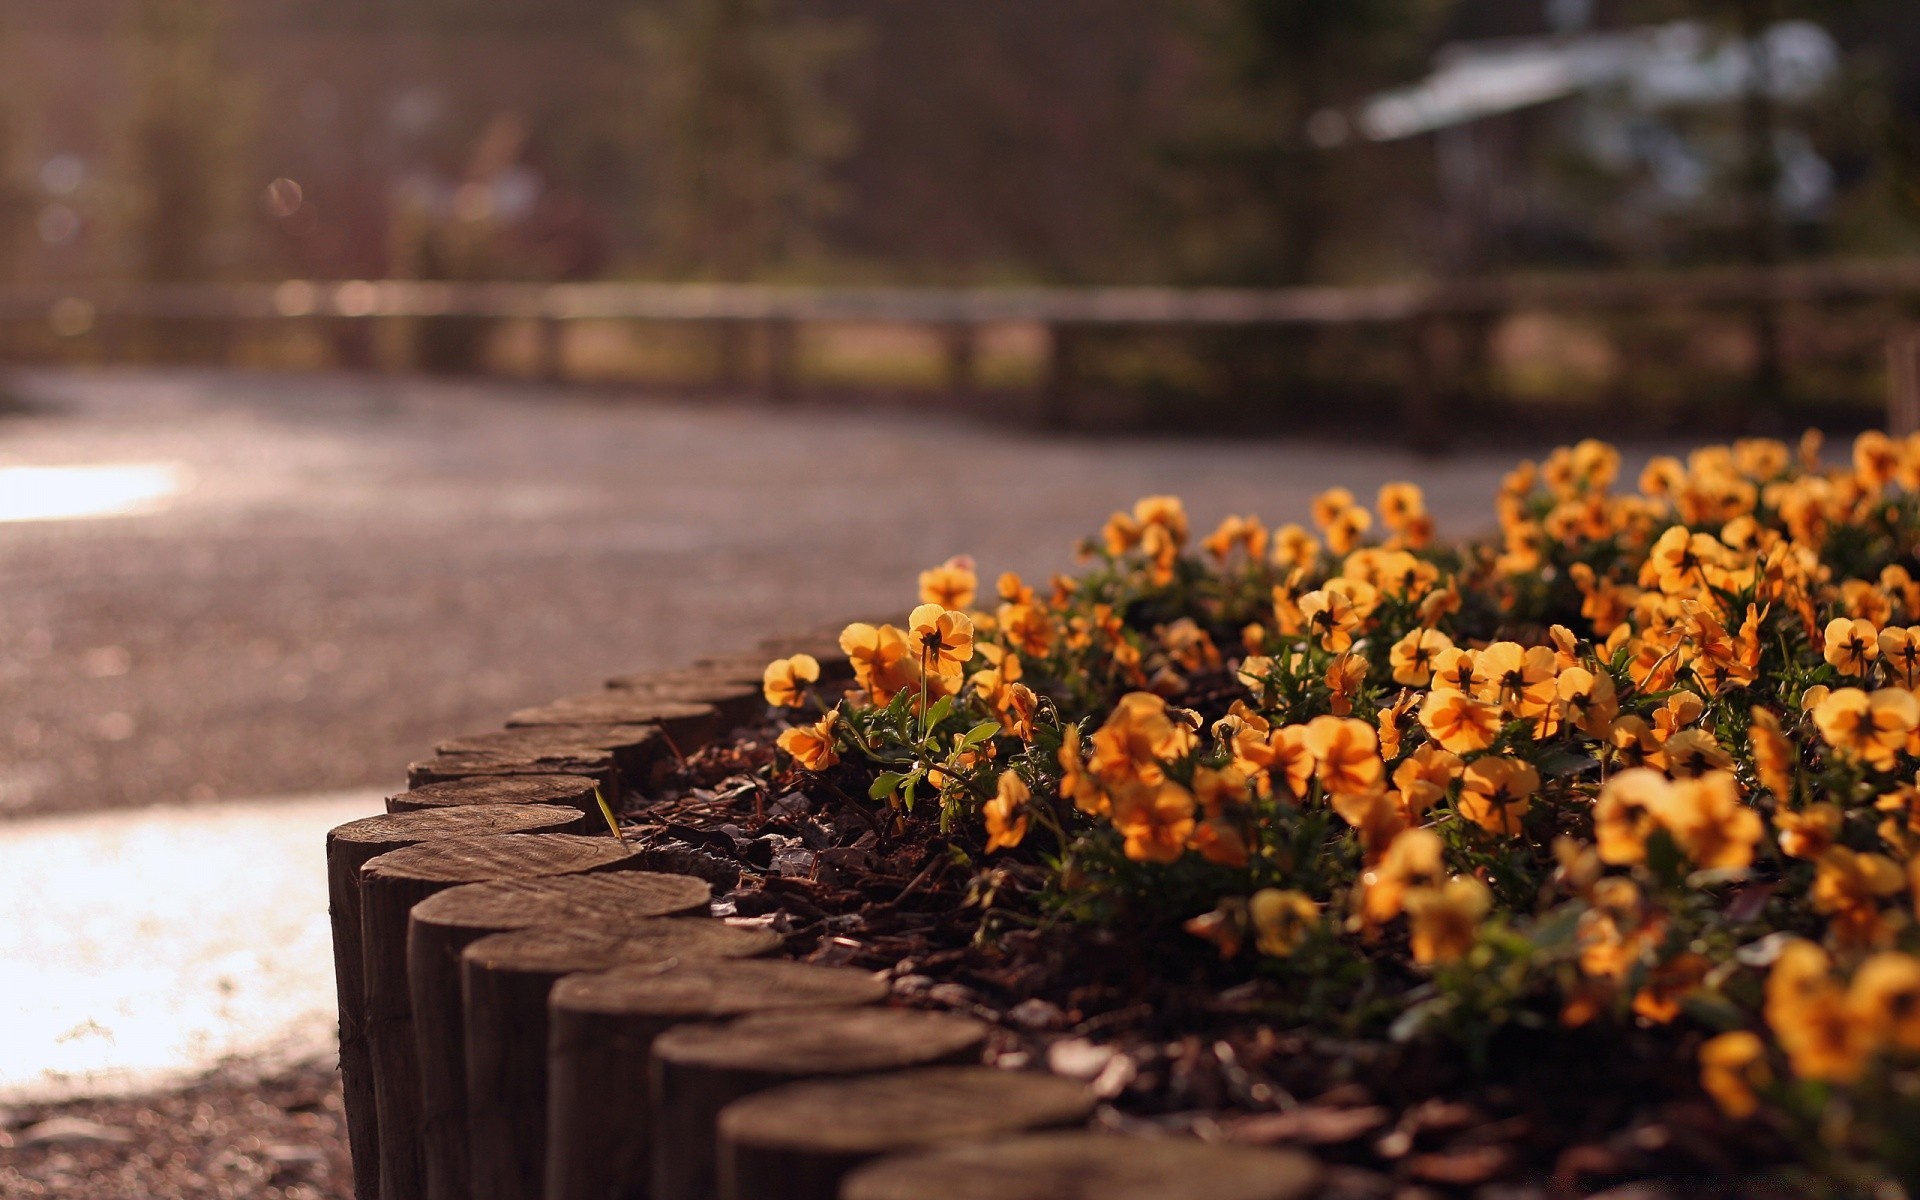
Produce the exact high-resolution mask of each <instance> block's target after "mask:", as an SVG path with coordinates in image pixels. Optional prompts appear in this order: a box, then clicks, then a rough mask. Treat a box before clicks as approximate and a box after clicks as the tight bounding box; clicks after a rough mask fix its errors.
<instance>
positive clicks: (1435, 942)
mask: <svg viewBox="0 0 1920 1200" xmlns="http://www.w3.org/2000/svg"><path fill="white" fill-rule="evenodd" d="M1402 905H1403V907H1404V908H1405V909H1406V912H1407V920H1408V922H1409V924H1410V925H1411V926H1412V932H1413V959H1414V961H1415V962H1418V963H1423V964H1426V963H1449V962H1456V961H1458V960H1459V959H1461V958H1463V957H1465V955H1466V953H1467V951H1469V950H1471V949H1473V942H1474V938H1475V936H1476V935H1477V933H1478V932H1479V929H1480V923H1481V922H1482V921H1483V920H1485V919H1486V916H1487V912H1488V911H1489V910H1490V909H1491V908H1492V907H1493V893H1491V892H1489V891H1488V890H1487V885H1486V884H1484V883H1481V882H1480V881H1479V880H1478V879H1475V878H1473V877H1472V876H1471V875H1456V876H1454V877H1453V878H1452V879H1449V880H1447V882H1446V886H1444V887H1417V888H1409V889H1408V890H1407V893H1406V897H1405V899H1404V900H1403V901H1402Z"/></svg>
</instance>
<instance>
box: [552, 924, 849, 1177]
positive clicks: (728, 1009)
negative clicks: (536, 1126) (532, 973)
mask: <svg viewBox="0 0 1920 1200" xmlns="http://www.w3.org/2000/svg"><path fill="white" fill-rule="evenodd" d="M886 997H887V985H886V983H885V981H883V980H881V979H879V978H878V977H876V976H874V975H871V974H869V973H867V972H865V971H858V970H854V969H852V968H850V967H819V966H811V965H808V964H806V963H797V962H787V961H784V960H763V961H736V962H699V961H690V960H681V961H678V962H674V963H670V964H666V965H664V966H662V965H655V966H650V967H633V968H624V969H620V970H615V971H608V972H605V973H603V974H597V975H574V976H570V977H569V978H566V979H563V980H561V981H560V982H559V983H558V984H556V985H555V986H554V989H553V994H552V997H551V998H550V1000H549V1003H548V1019H549V1022H550V1029H551V1033H550V1036H549V1039H548V1047H549V1052H548V1056H547V1071H548V1080H547V1087H548V1100H547V1190H546V1200H606V1198H607V1197H609V1196H636V1195H645V1194H646V1191H647V1178H648V1163H649V1161H650V1151H651V1148H652V1146H651V1138H652V1134H653V1130H652V1122H651V1119H650V1117H649V1114H648V1107H647V1106H648V1096H647V1061H648V1054H649V1052H650V1051H651V1050H652V1048H653V1041H654V1039H655V1038H656V1037H658V1036H660V1034H662V1033H664V1032H666V1031H667V1030H668V1029H671V1028H673V1027H674V1026H676V1025H682V1024H686V1023H689V1022H695V1021H719V1020H725V1019H727V1018H730V1017H738V1016H743V1015H746V1014H748V1013H759V1012H777V1011H782V1010H790V1009H791V1010H799V1009H816V1008H855V1007H860V1006H863V1005H869V1004H878V1003H879V1002H881V1001H882V1000H884V999H886Z"/></svg>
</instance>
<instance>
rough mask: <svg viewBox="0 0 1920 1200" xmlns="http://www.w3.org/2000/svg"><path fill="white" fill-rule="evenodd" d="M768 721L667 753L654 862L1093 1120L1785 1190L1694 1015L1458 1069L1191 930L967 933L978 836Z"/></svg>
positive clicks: (1415, 1181) (1351, 1158) (1588, 1177)
mask: <svg viewBox="0 0 1920 1200" xmlns="http://www.w3.org/2000/svg"><path fill="white" fill-rule="evenodd" d="M775 733H776V730H775V729H774V728H773V727H772V726H771V725H766V726H761V727H754V728H749V729H743V730H741V731H740V732H739V733H738V734H736V736H735V738H734V739H733V740H732V741H730V742H727V743H723V744H720V745H716V746H713V747H709V748H708V749H706V750H704V751H702V752H701V753H699V754H697V755H695V756H693V757H692V758H691V759H689V760H686V761H685V762H684V763H683V764H681V766H680V767H679V768H678V770H677V771H676V772H675V774H674V775H673V777H672V778H671V779H669V780H668V782H667V783H666V785H665V786H664V787H663V788H661V789H658V790H657V791H656V796H657V797H658V798H657V799H656V801H655V802H654V803H652V804H650V805H649V806H648V807H647V809H646V811H645V813H644V815H635V816H633V817H630V818H629V821H630V822H631V823H629V824H628V825H627V826H626V833H627V836H628V837H629V838H630V839H632V840H634V841H635V842H636V843H637V844H638V845H639V846H640V847H641V848H642V849H641V852H642V853H644V854H646V855H648V856H649V857H650V858H651V859H652V860H653V862H652V863H651V864H650V865H654V866H657V867H658V868H660V869H672V870H677V871H686V872H691V873H695V874H700V875H703V876H704V877H706V878H707V879H709V881H711V882H712V883H714V885H715V894H716V896H717V897H718V900H717V902H716V905H715V911H716V914H717V915H720V916H723V917H725V918H726V919H728V920H730V921H732V922H734V923H737V924H743V925H757V926H763V927H766V928H769V929H772V930H773V931H774V932H776V933H779V934H781V935H782V936H783V937H784V938H785V939H786V942H787V948H788V950H789V952H790V953H792V954H793V955H795V956H796V957H798V958H802V959H805V960H808V961H812V962H820V963H829V964H846V965H850V966H856V967H862V968H867V969H871V970H876V971H884V972H886V973H887V974H888V975H889V976H890V977H891V979H892V984H893V989H894V993H895V996H896V998H897V999H898V1000H899V1001H901V1002H903V1003H907V1004H911V1005H914V1006H918V1007H924V1008H929V1009H936V1010H943V1011H951V1012H959V1013H965V1014H969V1015H973V1016H976V1017H980V1018H983V1019H985V1020H988V1021H990V1022H992V1023H993V1024H994V1026H995V1032H994V1036H993V1040H992V1043H991V1049H990V1052H989V1053H990V1056H991V1058H992V1059H993V1060H994V1061H996V1062H997V1063H998V1065H1001V1066H1005V1067H1031V1068H1045V1069H1049V1070H1052V1071H1054V1072H1055V1073H1058V1074H1062V1075H1067V1076H1071V1077H1076V1078H1080V1079H1083V1080H1085V1081H1087V1082H1088V1083H1089V1084H1090V1085H1091V1086H1092V1087H1093V1088H1094V1089H1095V1090H1096V1091H1097V1092H1098V1093H1099V1095H1100V1096H1101V1097H1102V1100H1103V1103H1102V1105H1101V1108H1100V1110H1099V1115H1098V1117H1097V1120H1098V1123H1099V1124H1101V1125H1102V1126H1104V1127H1107V1128H1109V1129H1112V1130H1114V1131H1118V1132H1129V1133H1139V1134H1168V1133H1186V1134H1193V1135H1197V1136H1200V1137H1202V1138H1207V1139H1214V1140H1222V1141H1237V1142H1245V1143H1254V1144H1271V1145H1290V1146H1296V1147H1300V1148H1304V1149H1307V1150H1310V1151H1311V1152H1313V1153H1315V1154H1316V1155H1318V1156H1319V1157H1320V1158H1321V1159H1322V1160H1323V1161H1325V1162H1327V1163H1328V1164H1329V1165H1330V1166H1331V1167H1332V1170H1333V1175H1332V1181H1331V1184H1330V1187H1329V1189H1328V1190H1327V1191H1326V1192H1325V1193H1324V1194H1325V1196H1326V1197H1328V1200H1335V1198H1337V1200H1349V1198H1351V1200H1362V1198H1368V1200H1370V1198H1376V1197H1377V1198H1381V1200H1386V1198H1393V1200H1418V1198H1421V1197H1464V1196H1471V1197H1475V1198H1476V1200H1522V1198H1525V1197H1558V1196H1575V1195H1580V1196H1584V1195H1605V1196H1609V1197H1612V1198H1614V1200H1629V1198H1632V1200H1660V1198H1667V1197H1672V1198H1675V1200H1678V1198H1682V1197H1688V1198H1691V1197H1699V1198H1701V1200H1708V1198H1717V1197H1728V1198H1732V1197H1741V1198H1758V1200H1764V1198H1766V1197H1771V1196H1790V1195H1794V1194H1796V1193H1795V1192H1794V1191H1793V1190H1792V1189H1791V1188H1790V1187H1788V1186H1787V1185H1786V1184H1785V1183H1784V1182H1781V1179H1782V1168H1784V1167H1785V1165H1786V1164H1788V1163H1789V1162H1790V1161H1791V1159H1792V1155H1791V1151H1790V1147H1789V1146H1788V1145H1787V1144H1786V1142H1785V1140H1784V1139H1783V1138H1782V1137H1781V1136H1779V1135H1778V1133H1777V1132H1776V1131H1774V1130H1772V1129H1770V1128H1768V1127H1767V1126H1766V1125H1765V1124H1764V1123H1762V1122H1760V1121H1750V1122H1733V1121H1729V1120H1727V1119H1726V1118H1724V1117H1723V1116H1721V1114H1720V1113H1719V1112H1718V1110H1717V1109H1716V1108H1715V1107H1714V1106H1713V1104H1712V1103H1711V1102H1710V1101H1709V1100H1708V1099H1707V1098H1706V1097H1704V1096H1703V1095H1702V1094H1701V1093H1700V1092H1699V1090H1698V1087H1697V1084H1696V1083H1695V1080H1694V1074H1693V1066H1692V1063H1693V1054H1692V1051H1691V1046H1690V1044H1689V1039H1690V1038H1692V1037H1694V1036H1696V1035H1691V1034H1687V1033H1684V1032H1677V1031H1675V1030H1672V1029H1670V1028H1649V1029H1625V1030H1623V1029H1620V1028H1609V1029H1604V1030H1595V1031H1592V1032H1583V1031H1566V1030H1561V1029H1558V1028H1556V1027H1551V1026H1549V1027H1547V1028H1545V1029H1542V1030H1539V1031H1535V1032H1528V1031H1527V1030H1525V1029H1521V1028H1513V1029H1510V1030H1509V1031H1507V1032H1506V1033H1504V1034H1503V1035H1502V1036H1500V1037H1498V1038H1496V1039H1495V1041H1494V1042H1493V1044H1492V1045H1491V1046H1489V1047H1487V1048H1486V1052H1485V1057H1484V1061H1483V1063H1482V1064H1480V1065H1479V1066H1478V1067H1473V1066H1470V1065H1469V1063H1468V1061H1467V1058H1466V1054H1465V1052H1464V1051H1462V1050H1460V1049H1458V1048H1456V1047H1452V1046H1449V1045H1446V1044H1432V1043H1421V1042H1414V1043H1412V1044H1408V1045H1400V1044H1396V1043H1393V1042H1391V1041H1389V1040H1386V1039H1376V1040H1340V1039H1337V1038H1332V1037H1328V1036H1326V1035H1325V1034H1324V1033H1323V1032H1320V1031H1316V1030H1314V1029H1311V1028H1288V1027H1287V1025H1286V1023H1285V1022H1284V1021H1282V1022H1279V1023H1276V1022H1274V1021H1273V1020H1271V1019H1270V1018H1271V1015H1272V1012H1273V1011H1274V1008H1275V1007H1276V1006H1277V1005H1278V1004H1279V1002H1281V1001H1283V1000H1284V997H1283V996H1281V995H1278V994H1276V988H1277V986H1278V985H1277V984H1275V983H1274V982H1272V981H1263V980H1259V979H1253V980H1249V979H1248V978H1247V977H1246V972H1244V971H1239V972H1231V971H1223V970H1221V969H1220V967H1219V964H1218V963H1217V961H1215V960H1213V959H1212V957H1211V953H1210V951H1208V950H1207V949H1206V948H1205V947H1204V946H1202V945H1201V944H1200V943H1199V942H1198V940H1197V939H1195V946H1194V948H1193V950H1192V952H1191V954H1189V953H1187V951H1186V948H1185V947H1184V946H1182V945H1180V944H1179V943H1178V942H1176V941H1172V940H1170V939H1167V938H1164V937H1163V938H1161V939H1158V940H1154V939H1142V938H1124V937H1119V936H1116V935H1114V934H1112V933H1108V932H1105V931H1102V930H1098V929H1092V928H1089V927H1087V926H1084V925H1072V924H1066V923H1054V924H1048V923H1045V922H1041V923H1038V924H1036V925H1035V926H1034V927H1031V928H1021V927H1018V926H1017V925H1013V926H1007V925H1001V926H996V927H994V928H992V929H991V930H990V931H989V933H988V934H987V935H985V936H983V935H982V917H983V909H982V908H981V907H980V906H979V904H978V903H977V901H978V900H979V899H980V896H979V895H978V889H979V883H978V880H977V879H976V876H977V875H978V872H979V868H978V867H977V866H976V865H971V864H965V863H962V862H961V861H960V860H959V859H958V858H957V857H956V856H955V855H954V854H953V853H952V850H951V848H950V847H951V846H952V845H954V844H959V845H960V846H961V847H962V849H964V850H966V851H967V852H968V853H969V855H970V856H971V860H972V864H977V863H980V862H983V861H984V857H983V856H982V855H981V854H980V847H979V846H978V845H975V844H970V843H969V842H968V839H967V835H965V834H960V833H956V834H955V835H952V836H942V835H940V834H939V832H938V829H937V825H936V823H935V822H934V820H933V819H932V818H931V814H929V813H927V812H926V811H925V810H924V808H923V810H922V812H921V813H920V814H917V815H916V816H915V817H913V818H911V819H908V820H906V821H904V822H902V823H898V824H896V823H893V822H889V821H887V820H885V819H884V818H878V819H877V818H876V817H875V815H874V814H873V806H872V805H871V804H870V803H869V802H868V801H866V800H865V799H864V797H865V794H866V789H865V783H864V780H863V778H862V776H861V774H860V771H859V769H858V768H854V767H852V766H849V765H847V764H843V765H842V766H841V767H839V768H835V769H834V770H833V771H830V772H828V773H826V774H825V775H811V774H806V773H799V772H789V771H788V770H787V769H784V768H780V767H778V766H776V765H775V762H774V759H775V755H774V754H773V752H772V741H773V738H774V736H775ZM856 797H859V799H856ZM994 866H995V867H996V869H997V872H996V874H995V876H994V879H995V886H997V887H998V888H999V889H1000V893H1001V899H1002V902H1003V903H1009V901H1008V898H1009V897H1012V901H1011V902H1010V903H1009V907H1011V908H1014V909H1025V910H1026V911H1028V912H1032V911H1034V910H1033V907H1032V906H1031V905H1021V904H1019V903H1018V897H1017V895H1016V894H1017V893H1019V892H1021V891H1023V890H1024V891H1032V890H1037V888H1038V886H1039V884H1040V876H1039V874H1038V873H1037V869H1036V868H1022V867H1019V866H1013V867H1007V866H1005V865H1004V863H1003V861H996V862H995V864H994ZM1142 944H1145V945H1157V946H1163V947H1167V949H1165V950H1163V951H1162V952H1161V953H1160V954H1159V955H1158V956H1157V957H1148V956H1145V955H1143V954H1142V952H1141V951H1140V949H1139V947H1140V946H1141V945H1142Z"/></svg>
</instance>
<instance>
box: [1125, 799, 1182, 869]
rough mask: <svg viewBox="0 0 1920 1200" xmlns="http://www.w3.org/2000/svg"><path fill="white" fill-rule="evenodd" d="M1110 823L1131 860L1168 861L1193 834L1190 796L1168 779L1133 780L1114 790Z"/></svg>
mask: <svg viewBox="0 0 1920 1200" xmlns="http://www.w3.org/2000/svg"><path fill="white" fill-rule="evenodd" d="M1112 817H1113V826H1114V828H1115V829H1118V830H1119V831H1120V833H1121V836H1122V837H1124V838H1125V839H1126V845H1125V850H1126V855H1127V857H1128V858H1130V859H1132V860H1133V861H1134V862H1157V863H1170V862H1173V861H1174V860H1175V859H1177V858H1179V857H1180V855H1181V854H1182V853H1183V852H1185V850H1186V848H1187V839H1188V838H1190V837H1192V836H1193V825H1194V820H1193V797H1192V795H1190V794H1189V793H1188V792H1187V789H1185V788H1183V787H1181V786H1180V785H1179V784H1177V783H1175V782H1174V781H1173V780H1171V779H1162V780H1161V781H1160V782H1159V783H1158V784H1147V783H1135V784H1129V785H1128V786H1126V787H1125V788H1123V789H1121V790H1120V791H1118V792H1115V793H1114V796H1113V813H1112Z"/></svg>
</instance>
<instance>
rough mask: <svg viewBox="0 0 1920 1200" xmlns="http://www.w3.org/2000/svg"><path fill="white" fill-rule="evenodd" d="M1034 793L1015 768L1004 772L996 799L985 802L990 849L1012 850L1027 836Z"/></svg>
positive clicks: (990, 852)
mask: <svg viewBox="0 0 1920 1200" xmlns="http://www.w3.org/2000/svg"><path fill="white" fill-rule="evenodd" d="M1031 799H1033V793H1032V791H1031V790H1029V789H1028V787H1027V785H1026V784H1025V783H1024V782H1023V781H1022V780H1021V778H1020V776H1019V775H1018V774H1016V773H1015V772H1013V771H1011V770H1008V771H1002V772H1000V782H999V786H998V788H997V789H996V790H995V792H994V796H993V799H991V800H989V801H987V802H986V804H985V805H983V806H982V811H983V812H984V813H985V814H986V818H987V853H988V854H992V853H993V852H994V851H995V850H1011V849H1013V848H1014V847H1015V846H1018V845H1019V844H1020V842H1021V841H1022V839H1024V838H1025V837H1026V836H1027V811H1026V810H1027V801H1029V800H1031Z"/></svg>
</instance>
